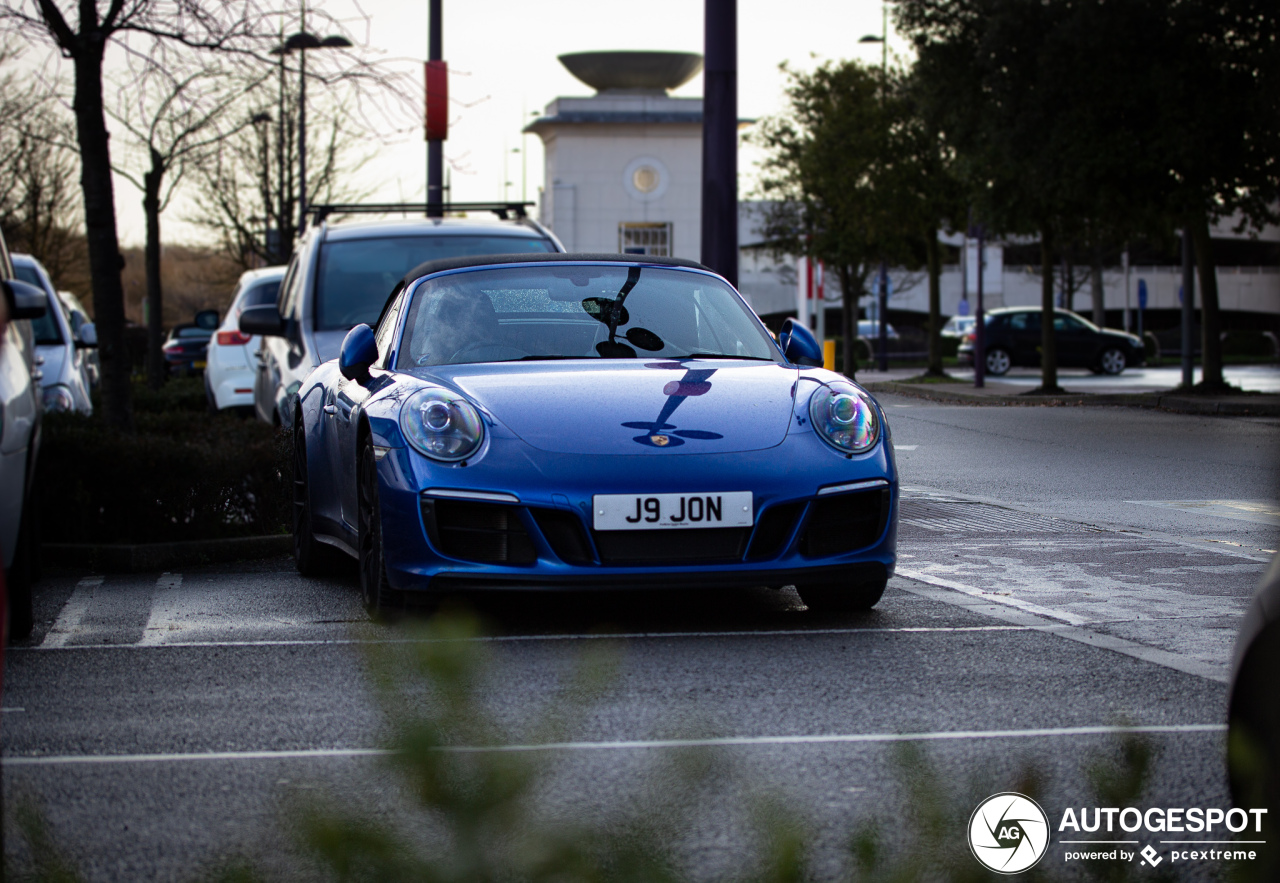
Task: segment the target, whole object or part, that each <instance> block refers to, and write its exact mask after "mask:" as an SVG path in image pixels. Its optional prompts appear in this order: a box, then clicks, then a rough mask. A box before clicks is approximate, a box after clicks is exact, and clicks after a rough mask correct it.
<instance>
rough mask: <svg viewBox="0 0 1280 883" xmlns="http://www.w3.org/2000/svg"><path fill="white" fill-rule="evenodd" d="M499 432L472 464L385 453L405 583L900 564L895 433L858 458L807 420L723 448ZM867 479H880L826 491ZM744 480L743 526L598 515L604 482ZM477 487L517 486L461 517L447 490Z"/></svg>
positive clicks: (519, 585)
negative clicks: (604, 443) (626, 446)
mask: <svg viewBox="0 0 1280 883" xmlns="http://www.w3.org/2000/svg"><path fill="white" fill-rule="evenodd" d="M491 444H492V447H494V448H498V447H501V448H503V449H504V450H502V451H500V452H499V451H495V450H492V449H491V450H489V451H488V452H487V456H485V457H483V458H481V459H479V460H477V461H476V462H475V463H474V464H473V465H470V466H467V467H465V468H459V467H457V466H443V465H441V464H436V463H432V462H430V461H428V460H426V459H425V458H423V457H420V456H418V455H417V454H416V453H414V452H412V451H410V450H409V449H407V448H404V447H393V448H391V449H390V450H389V451H388V452H387V455H386V456H385V457H384V458H383V459H382V461H380V463H379V478H380V480H379V499H380V502H381V506H382V524H383V534H384V550H385V559H386V565H387V576H388V581H389V582H390V584H391V586H392V587H393V588H395V589H398V590H402V591H432V592H445V591H453V590H462V589H533V590H547V589H556V588H562V589H575V588H588V587H589V588H624V589H625V588H655V587H667V588H675V587H684V586H689V587H694V586H696V587H698V588H712V587H717V588H725V587H748V586H760V585H772V586H782V585H794V584H812V583H835V582H843V583H846V584H852V583H856V582H872V581H880V580H884V579H887V578H888V577H889V576H890V575H892V573H893V569H894V565H895V562H896V540H897V520H898V486H897V474H896V465H895V464H894V461H893V457H892V448H891V445H890V444H888V440H887V439H886V440H883V441H882V442H881V444H879V445H877V446H876V448H875V449H873V450H872V451H871V452H870V453H868V454H864V455H861V456H860V457H857V458H846V457H844V456H842V455H839V454H836V453H835V452H833V451H832V450H830V449H829V448H828V447H827V446H826V445H825V444H824V443H823V442H821V441H820V440H819V439H818V438H817V437H816V436H815V435H814V434H813V432H812V431H811V430H810V431H797V432H793V433H792V434H791V435H789V436H788V438H787V439H786V440H785V441H784V442H783V443H782V444H780V445H778V446H776V447H774V448H770V449H767V450H763V451H750V452H740V453H732V454H715V455H711V454H692V455H685V454H678V455H674V456H631V455H625V456H611V457H601V458H583V457H579V456H571V455H557V454H549V453H546V452H542V451H535V450H533V449H532V448H530V447H529V446H527V445H525V444H524V443H523V442H521V441H519V440H518V439H506V438H503V439H493V440H492V442H491ZM865 482H873V483H874V486H868V485H866V484H860V487H859V488H858V489H855V490H854V491H851V492H844V493H841V492H836V493H830V492H823V491H830V490H831V489H832V488H836V487H841V486H843V485H847V484H850V483H865ZM742 490H749V491H751V493H752V496H753V502H754V512H753V515H754V524H753V525H752V527H750V528H742V529H741V531H742V533H740V534H738V535H730V534H729V532H728V529H724V528H712V529H706V530H679V531H671V530H666V531H624V532H596V531H594V530H593V529H592V524H591V517H590V516H591V505H592V497H593V495H594V494H613V493H646V494H657V493H715V492H729V491H742ZM440 491H443V492H444V493H445V494H447V495H450V496H443V497H442V496H441V495H440V494H439V492H440ZM468 492H471V493H473V494H475V493H477V492H478V494H480V495H483V494H489V495H505V499H502V500H498V501H494V500H493V499H492V498H491V499H490V500H488V501H485V500H483V499H482V498H481V499H475V498H473V499H472V500H470V501H465V500H463V501H461V502H462V504H463V505H472V506H473V507H484V506H489V507H491V508H490V509H488V510H485V509H483V508H478V509H476V511H480V512H485V511H488V512H490V513H491V514H492V517H490V516H485V518H489V520H488V521H485V520H484V519H481V520H479V521H477V520H475V519H472V520H471V521H470V522H467V521H466V519H463V520H462V521H461V522H460V521H459V520H458V516H457V515H456V514H453V515H449V514H445V515H442V514H441V504H442V503H444V504H448V505H453V506H455V507H456V505H457V504H458V502H459V500H458V495H460V494H465V493H468ZM820 492H821V493H820ZM851 495H860V497H861V499H859V500H857V501H854V500H852V499H851ZM872 496H874V497H875V500H874V501H873V500H871V497H872ZM841 507H843V508H841ZM851 507H852V508H851ZM873 509H874V515H872V514H870V513H871V512H872V510H873ZM499 510H502V511H501V512H499ZM857 512H861V513H863V514H862V515H856V513H857ZM833 513H835V514H833ZM839 513H846V514H848V513H855V515H856V517H854V518H853V519H852V520H850V521H848V525H847V527H848V531H852V532H853V533H849V534H848V535H846V533H845V528H846V523H845V522H844V521H841V520H839V517H843V516H839ZM499 516H500V517H499ZM837 516H839V517H837ZM468 517H470V516H468ZM442 519H443V520H442ZM450 519H452V520H451V521H450ZM833 519H835V520H833ZM858 519H861V520H858ZM872 521H874V524H873V523H872ZM446 522H448V523H446ZM854 522H856V524H855V523H854ZM468 524H470V527H468ZM459 525H461V526H459ZM477 526H479V527H480V528H483V529H487V530H489V533H488V534H487V535H485V536H481V534H480V532H477V533H476V534H475V536H476V537H478V538H479V540H478V542H479V541H482V542H480V545H478V546H477V545H475V544H471V545H468V544H467V543H468V542H469V540H467V541H466V542H463V543H462V544H461V545H460V544H459V541H458V536H459V534H458V533H456V532H455V533H454V535H453V537H452V538H450V537H449V536H448V534H449V532H450V531H451V530H452V531H463V532H465V531H466V530H469V529H475V528H476V527H477ZM620 533H625V534H630V535H632V536H626V537H619V536H618V534H620ZM499 534H502V535H499ZM571 534H572V535H573V536H570V535H571ZM636 534H647V535H648V536H647V537H636V536H634V535H636ZM675 534H683V535H684V536H680V537H677V536H674V535H675ZM704 538H705V544H704V542H703V541H704ZM464 539H466V537H465V535H464ZM486 543H487V545H485V544H486ZM668 544H669V545H670V547H671V548H672V549H673V550H674V551H673V553H672V555H671V557H670V559H669V560H664V559H663V554H664V552H663V551H661V550H662V549H663V548H664V547H665V546H666V545H668ZM703 545H705V546H706V553H705V554H703V550H702V549H701V548H700V547H701V546H703ZM477 549H479V550H480V551H478V552H477V551H476V550H477ZM460 550H461V554H460ZM479 558H487V559H488V560H477V559H479Z"/></svg>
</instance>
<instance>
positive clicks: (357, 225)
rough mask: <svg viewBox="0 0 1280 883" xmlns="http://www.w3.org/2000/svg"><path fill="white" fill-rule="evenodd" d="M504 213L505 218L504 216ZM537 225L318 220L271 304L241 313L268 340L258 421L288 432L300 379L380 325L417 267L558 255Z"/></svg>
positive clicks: (247, 329)
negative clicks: (360, 331) (394, 294)
mask: <svg viewBox="0 0 1280 883" xmlns="http://www.w3.org/2000/svg"><path fill="white" fill-rule="evenodd" d="M504 213H505V212H504ZM562 251H564V247H563V246H562V245H561V244H560V243H559V241H558V240H557V239H556V238H555V236H554V235H553V234H552V233H551V232H550V231H548V230H547V229H546V228H544V227H542V226H541V225H540V224H538V223H536V222H534V221H531V220H527V219H525V218H517V219H514V220H505V219H502V218H493V219H488V218H480V219H477V218H416V219H404V220H390V221H357V222H347V223H336V224H329V223H320V224H318V225H317V226H314V227H312V228H311V229H310V230H308V231H307V233H306V235H305V236H304V237H303V238H302V240H301V242H299V244H298V247H297V249H296V250H295V252H294V255H293V260H292V261H291V262H290V263H289V269H288V270H287V271H286V272H285V277H284V281H283V282H281V283H280V295H279V298H278V300H277V301H276V303H275V304H274V305H266V306H260V307H250V308H247V309H245V310H244V311H243V312H242V313H241V314H240V330H241V331H242V332H244V333H245V334H260V335H262V344H261V346H260V347H259V349H258V353H257V376H256V378H255V380H254V390H253V402H254V411H255V412H256V413H257V415H258V417H259V419H261V420H265V421H266V422H268V423H275V424H278V425H283V426H285V427H289V426H291V425H292V421H293V404H292V401H293V397H294V396H295V395H296V394H297V392H298V388H299V387H300V386H301V385H302V379H303V378H304V377H306V376H307V374H309V373H310V372H311V369H313V368H315V367H316V366H317V365H319V364H320V363H321V362H327V361H329V360H330V359H333V358H336V357H337V355H338V348H339V347H340V346H341V345H342V339H343V338H344V337H345V336H346V334H347V332H348V331H350V330H351V329H352V328H354V327H355V326H356V325H359V324H361V323H362V322H363V323H369V324H374V323H376V322H377V320H378V316H379V315H380V314H381V312H382V308H383V306H385V304H386V302H387V297H388V296H389V295H390V294H391V290H392V289H393V288H394V287H395V285H396V283H397V282H399V281H400V280H401V279H402V278H403V277H404V275H405V273H407V272H409V271H410V270H412V269H413V268H414V267H416V266H417V265H418V264H421V263H424V262H425V261H431V260H438V259H440V258H450V257H463V256H467V255H489V254H515V253H521V252H544V253H545V252H562Z"/></svg>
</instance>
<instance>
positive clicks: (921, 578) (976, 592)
mask: <svg viewBox="0 0 1280 883" xmlns="http://www.w3.org/2000/svg"><path fill="white" fill-rule="evenodd" d="M895 573H896V574H897V575H898V576H901V577H906V578H907V579H909V580H914V581H915V582H918V583H928V584H929V585H931V586H939V587H940V588H944V589H950V590H951V591H953V592H961V593H962V594H965V595H971V596H973V597H975V598H981V599H982V600H983V601H987V602H989V603H992V604H1003V605H1004V606H1006V607H1016V608H1017V609H1019V610H1023V611H1025V612H1027V613H1031V614H1033V615H1035V616H1045V617H1049V618H1050V619H1057V620H1061V621H1062V622H1065V623H1067V624H1069V625H1084V624H1085V623H1086V622H1088V620H1087V619H1085V618H1084V617H1082V616H1076V615H1075V614H1074V613H1067V612H1066V611H1065V610H1053V609H1052V608H1049V607H1041V606H1040V605H1039V604H1033V603H1031V602H1030V601H1023V600H1022V599H1021V598H1014V597H1011V596H1009V595H997V594H994V593H993V592H986V591H983V590H982V589H978V588H974V587H973V586H966V585H964V584H963V583H958V582H955V581H953V580H949V579H943V578H942V577H940V576H934V575H932V574H928V573H924V572H923V571H920V570H904V569H903V568H901V567H899V568H898V569H897V570H896V571H895Z"/></svg>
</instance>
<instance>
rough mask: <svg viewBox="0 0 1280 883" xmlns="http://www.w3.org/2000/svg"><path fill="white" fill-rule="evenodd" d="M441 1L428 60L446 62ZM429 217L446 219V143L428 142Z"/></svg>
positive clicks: (434, 1)
mask: <svg viewBox="0 0 1280 883" xmlns="http://www.w3.org/2000/svg"><path fill="white" fill-rule="evenodd" d="M442 14H443V13H442V9H441V0H431V10H430V21H429V22H428V26H427V60H428V61H443V60H444V37H443V34H442V32H443V23H442V21H441V16H442ZM427 217H429V218H440V217H444V142H443V141H440V140H439V139H432V140H430V141H428V142H427Z"/></svg>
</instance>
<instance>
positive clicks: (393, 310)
mask: <svg viewBox="0 0 1280 883" xmlns="http://www.w3.org/2000/svg"><path fill="white" fill-rule="evenodd" d="M405 297H406V295H405V294H403V293H402V294H401V295H400V296H399V297H398V298H396V300H395V302H394V303H392V304H391V306H390V307H388V308H387V313H386V315H385V316H384V317H383V318H382V321H381V322H379V323H378V331H377V341H378V361H377V362H376V363H375V364H376V365H377V366H380V367H382V368H388V369H389V368H391V367H392V365H391V363H390V355H391V353H390V350H391V344H392V341H393V340H394V338H395V331H396V325H397V324H398V322H399V319H400V310H401V308H402V306H403V304H404V300H405ZM368 397H369V390H368V388H367V387H366V386H364V385H361V384H360V383H357V382H356V381H354V380H348V379H347V378H345V377H344V378H342V380H341V381H340V382H339V383H338V384H337V387H336V388H335V389H334V390H333V398H332V402H331V405H332V413H331V414H326V416H327V417H329V419H330V420H331V421H332V424H331V426H332V429H333V432H331V433H330V438H331V439H332V440H333V455H334V459H333V470H334V474H335V475H337V476H338V477H339V478H338V482H339V493H340V496H341V499H342V520H343V521H344V522H345V523H346V524H347V526H348V527H349V528H350V529H351V530H353V531H354V530H356V529H357V527H358V525H359V523H360V511H359V505H360V500H359V487H358V484H357V477H358V475H359V471H360V470H359V464H360V450H359V448H357V446H356V444H357V434H358V433H357V430H358V429H359V416H360V415H359V411H358V409H359V408H360V407H361V406H362V405H363V404H364V402H365V400H366V399H368ZM328 410H329V409H328V408H326V411H328Z"/></svg>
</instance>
